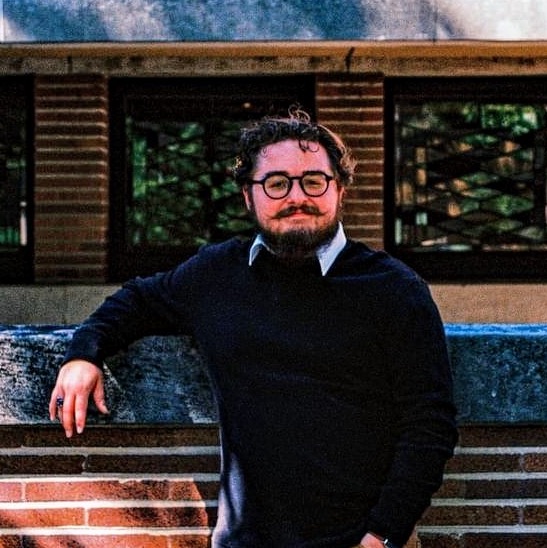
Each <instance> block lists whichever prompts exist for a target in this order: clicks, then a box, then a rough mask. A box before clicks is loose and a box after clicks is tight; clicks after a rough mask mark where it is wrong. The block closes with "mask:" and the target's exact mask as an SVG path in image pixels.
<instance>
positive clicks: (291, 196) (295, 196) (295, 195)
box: [287, 181, 308, 202]
mask: <svg viewBox="0 0 547 548" xmlns="http://www.w3.org/2000/svg"><path fill="white" fill-rule="evenodd" d="M307 198H308V195H307V194H306V193H305V192H304V191H303V190H302V187H301V186H300V183H299V182H298V181H293V184H292V187H291V190H290V191H289V193H288V194H287V199H288V200H291V201H293V202H303V201H305V200H307Z"/></svg>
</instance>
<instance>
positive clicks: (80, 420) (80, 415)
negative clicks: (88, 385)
mask: <svg viewBox="0 0 547 548" xmlns="http://www.w3.org/2000/svg"><path fill="white" fill-rule="evenodd" d="M88 400H89V394H85V395H77V396H76V401H75V404H74V418H75V421H76V432H78V434H81V433H82V432H83V431H84V428H85V421H86V418H87V404H88Z"/></svg>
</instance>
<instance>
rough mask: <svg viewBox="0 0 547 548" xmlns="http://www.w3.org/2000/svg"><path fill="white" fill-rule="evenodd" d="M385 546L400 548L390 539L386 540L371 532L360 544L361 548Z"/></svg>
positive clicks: (387, 547)
mask: <svg viewBox="0 0 547 548" xmlns="http://www.w3.org/2000/svg"><path fill="white" fill-rule="evenodd" d="M380 546H382V547H383V546H385V547H386V548H398V547H397V546H396V545H395V544H393V543H392V542H391V541H390V540H389V539H387V538H384V537H382V536H380V535H378V534H376V533H373V532H371V531H369V532H368V533H367V534H366V535H365V536H364V537H363V539H362V540H361V543H360V544H359V547H360V548H376V547H377V548H380ZM359 547H358V548H359Z"/></svg>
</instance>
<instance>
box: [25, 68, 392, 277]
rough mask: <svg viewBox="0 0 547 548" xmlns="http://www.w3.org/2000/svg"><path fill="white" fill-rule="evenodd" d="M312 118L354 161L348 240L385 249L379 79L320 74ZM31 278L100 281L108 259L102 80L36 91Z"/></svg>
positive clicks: (59, 83)
mask: <svg viewBox="0 0 547 548" xmlns="http://www.w3.org/2000/svg"><path fill="white" fill-rule="evenodd" d="M316 91H317V110H318V119H319V120H320V121H321V122H322V123H325V124H327V125H329V126H331V127H333V128H334V129H335V130H336V131H338V132H339V133H340V134H341V135H342V137H343V138H344V140H345V141H346V142H347V143H348V145H349V146H350V147H351V149H352V151H353V153H354V155H355V157H356V159H357V161H358V165H357V176H356V179H355V184H354V186H353V187H352V188H351V191H350V192H349V193H348V197H347V199H346V204H345V217H344V218H345V223H346V227H347V230H348V234H350V235H351V236H352V237H354V238H357V239H363V240H364V241H366V242H367V243H369V244H371V245H373V246H375V247H381V246H382V245H383V213H382V211H383V209H382V208H383V205H382V203H383V85H382V77H381V76H379V75H345V74H341V75H340V74H338V75H319V76H318V77H317V90H316ZM35 97H36V98H35V107H36V113H35V122H36V125H35V142H36V152H35V173H36V175H35V204H36V205H35V221H34V225H35V279H36V281H37V282H54V283H58V282H98V283H101V282H105V281H106V276H107V274H106V273H107V254H108V242H107V233H108V208H109V202H108V199H109V197H108V187H109V184H116V182H115V181H112V182H110V183H109V180H108V177H109V173H108V129H109V128H108V80H107V78H106V77H105V76H101V75H84V74H82V75H54V76H46V75H41V76H38V77H37V78H36V85H35Z"/></svg>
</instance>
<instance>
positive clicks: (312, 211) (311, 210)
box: [274, 204, 323, 219]
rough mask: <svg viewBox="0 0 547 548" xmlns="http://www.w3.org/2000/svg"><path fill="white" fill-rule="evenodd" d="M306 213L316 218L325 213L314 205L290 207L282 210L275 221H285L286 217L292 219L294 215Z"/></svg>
mask: <svg viewBox="0 0 547 548" xmlns="http://www.w3.org/2000/svg"><path fill="white" fill-rule="evenodd" d="M298 212H301V213H306V214H307V215H314V216H315V217H321V216H322V215H323V213H322V212H321V210H320V209H319V208H318V207H315V206H313V205H306V204H304V205H301V206H289V207H286V208H285V209H282V210H281V211H279V212H278V213H277V214H276V215H275V217H274V218H275V219H284V218H285V217H290V216H291V215H294V214H295V213H298Z"/></svg>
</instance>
